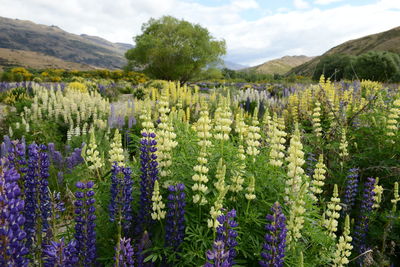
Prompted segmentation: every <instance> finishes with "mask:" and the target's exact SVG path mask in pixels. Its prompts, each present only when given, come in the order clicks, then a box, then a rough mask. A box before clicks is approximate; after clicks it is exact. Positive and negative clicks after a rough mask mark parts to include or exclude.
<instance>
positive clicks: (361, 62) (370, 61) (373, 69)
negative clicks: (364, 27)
mask: <svg viewBox="0 0 400 267" xmlns="http://www.w3.org/2000/svg"><path fill="white" fill-rule="evenodd" d="M321 74H324V75H325V77H330V78H332V79H333V80H342V79H354V78H357V79H368V80H373V81H380V82H399V81H400V56H399V55H398V54H396V53H391V52H388V51H369V52H367V53H364V54H361V55H359V56H352V55H345V54H332V55H327V56H324V57H323V58H321V60H320V62H319V63H318V65H317V66H316V68H315V72H314V75H313V79H314V80H318V79H319V77H320V76H321Z"/></svg>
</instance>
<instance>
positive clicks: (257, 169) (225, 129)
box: [0, 77, 400, 267]
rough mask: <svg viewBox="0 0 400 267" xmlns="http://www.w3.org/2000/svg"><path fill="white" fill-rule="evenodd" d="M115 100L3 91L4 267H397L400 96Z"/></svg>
mask: <svg viewBox="0 0 400 267" xmlns="http://www.w3.org/2000/svg"><path fill="white" fill-rule="evenodd" d="M124 86H126V85H124ZM117 87H118V85H116V84H111V83H109V82H107V81H106V80H105V81H101V82H93V81H84V80H81V81H79V82H71V83H33V82H21V83H0V104H1V107H0V111H1V112H2V114H1V116H0V134H1V135H0V136H1V137H0V143H1V155H0V156H1V159H0V266H178V267H179V266H400V212H399V211H398V210H397V208H398V206H399V202H400V195H399V185H398V182H399V180H400V179H399V177H400V164H399V162H400V161H399V160H400V154H399V152H400V134H399V131H398V128H399V126H400V91H399V87H398V85H384V84H381V83H377V82H372V81H361V82H359V81H354V82H340V83H333V82H331V81H329V80H328V79H325V78H324V77H321V79H320V82H319V83H318V84H310V85H300V84H293V85H285V86H283V85H272V84H262V85H252V84H247V85H243V84H211V83H202V84H185V85H180V84H178V83H173V82H166V81H153V82H151V83H147V84H146V86H144V85H139V86H137V87H135V88H133V89H132V90H131V91H129V90H128V91H129V92H133V94H126V95H119V94H118V93H116V92H117V91H118V89H117Z"/></svg>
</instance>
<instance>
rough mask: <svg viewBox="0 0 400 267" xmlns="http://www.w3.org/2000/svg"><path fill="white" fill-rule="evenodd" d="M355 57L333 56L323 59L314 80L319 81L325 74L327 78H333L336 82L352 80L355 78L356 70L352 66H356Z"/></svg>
mask: <svg viewBox="0 0 400 267" xmlns="http://www.w3.org/2000/svg"><path fill="white" fill-rule="evenodd" d="M354 60H355V57H354V56H351V55H345V54H332V55H327V56H325V57H323V58H322V59H321V60H320V61H319V63H318V65H317V66H316V68H315V71H314V74H313V79H314V80H319V77H321V75H322V74H323V75H324V76H325V77H328V78H331V79H332V80H335V81H340V80H342V79H352V78H353V76H354V70H353V69H352V64H354Z"/></svg>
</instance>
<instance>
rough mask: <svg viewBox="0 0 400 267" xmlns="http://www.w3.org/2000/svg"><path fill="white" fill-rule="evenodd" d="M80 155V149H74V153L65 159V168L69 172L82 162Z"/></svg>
mask: <svg viewBox="0 0 400 267" xmlns="http://www.w3.org/2000/svg"><path fill="white" fill-rule="evenodd" d="M82 147H83V145H82ZM81 154H82V148H75V149H74V151H73V152H72V153H71V155H70V156H69V157H67V158H66V167H67V170H68V171H69V172H71V171H72V169H73V168H75V167H76V166H78V165H79V164H81V163H82V162H83V158H82V156H81Z"/></svg>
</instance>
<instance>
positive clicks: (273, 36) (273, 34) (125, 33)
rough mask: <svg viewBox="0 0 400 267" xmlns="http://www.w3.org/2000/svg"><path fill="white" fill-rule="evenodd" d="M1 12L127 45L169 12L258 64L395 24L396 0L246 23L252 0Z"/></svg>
mask: <svg viewBox="0 0 400 267" xmlns="http://www.w3.org/2000/svg"><path fill="white" fill-rule="evenodd" d="M0 6H1V7H2V8H1V9H0V16H5V17H11V18H19V19H29V20H32V21H34V22H36V23H41V24H47V25H57V26H59V27H61V28H62V29H64V30H66V31H69V32H73V33H77V34H80V33H87V34H93V35H98V36H101V37H103V38H106V39H108V40H110V41H114V42H128V43H132V37H133V36H134V35H137V34H140V32H141V25H142V24H143V23H144V22H147V21H148V20H149V18H150V17H153V18H158V17H160V16H162V15H172V16H175V17H177V18H183V19H185V20H188V21H190V22H193V23H200V24H201V25H202V26H204V27H207V28H208V29H209V31H210V32H211V34H212V35H213V36H215V37H216V38H217V39H222V38H224V39H225V40H226V42H227V47H228V55H227V57H226V58H227V60H229V61H232V62H235V63H241V64H246V65H255V64H260V63H262V62H263V61H265V60H267V59H272V58H277V57H281V56H284V55H294V54H305V55H308V56H314V55H319V54H322V53H323V52H325V51H326V50H328V49H330V48H331V47H333V46H335V45H338V44H340V43H342V42H344V41H347V40H349V39H355V38H358V37H362V36H365V35H367V34H372V33H377V32H381V31H384V30H388V29H390V28H393V27H396V26H400V23H399V20H398V18H399V17H400V9H399V5H398V0H381V1H377V2H376V3H373V4H367V5H362V6H360V5H358V6H351V5H349V4H346V5H341V6H338V7H336V8H331V9H319V8H311V7H310V8H308V9H297V10H287V9H286V10H283V9H281V10H280V12H277V13H268V10H262V11H263V13H264V14H265V15H264V16H263V17H261V18H259V19H253V20H251V21H249V20H246V19H244V18H243V17H242V16H241V15H242V14H241V12H242V11H243V9H249V10H251V9H261V8H260V7H259V6H258V5H257V3H256V2H255V1H253V0H244V1H238V0H234V1H231V2H229V3H228V4H224V5H219V6H213V7H210V6H205V5H202V4H199V3H194V2H189V1H184V0H163V1H156V0H142V1H139V0H135V1H134V0H85V1H80V0H69V1H64V3H63V5H60V4H59V3H57V2H55V1H53V0H13V1H9V0H0Z"/></svg>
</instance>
